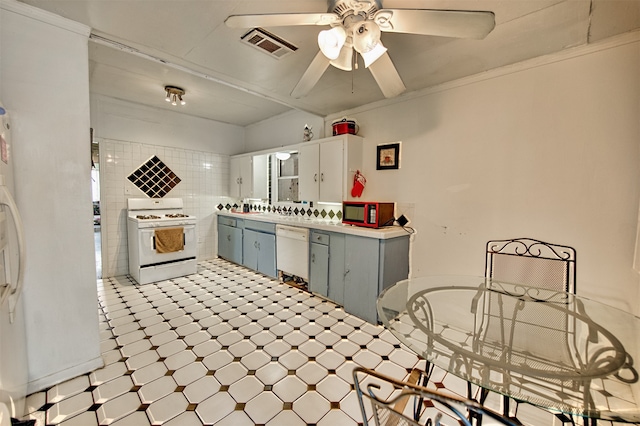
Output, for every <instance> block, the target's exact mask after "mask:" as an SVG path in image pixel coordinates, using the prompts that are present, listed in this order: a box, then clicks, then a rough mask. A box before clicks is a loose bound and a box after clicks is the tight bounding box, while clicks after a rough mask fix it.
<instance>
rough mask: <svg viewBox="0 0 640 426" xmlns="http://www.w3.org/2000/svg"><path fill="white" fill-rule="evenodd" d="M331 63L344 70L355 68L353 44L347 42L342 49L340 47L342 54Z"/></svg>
mask: <svg viewBox="0 0 640 426" xmlns="http://www.w3.org/2000/svg"><path fill="white" fill-rule="evenodd" d="M329 63H330V64H331V65H333V66H334V67H336V68H338V69H341V70H343V71H351V70H352V68H353V65H352V63H353V46H352V45H351V44H348V45H347V44H345V45H344V46H342V49H340V55H338V57H337V58H336V59H334V60H332V61H330V62H329Z"/></svg>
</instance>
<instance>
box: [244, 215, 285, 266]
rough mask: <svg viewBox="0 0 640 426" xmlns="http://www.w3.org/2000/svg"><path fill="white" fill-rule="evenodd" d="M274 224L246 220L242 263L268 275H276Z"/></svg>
mask: <svg viewBox="0 0 640 426" xmlns="http://www.w3.org/2000/svg"><path fill="white" fill-rule="evenodd" d="M275 231H276V229H275V225H274V224H270V223H264V222H256V221H250V220H246V221H245V224H244V235H243V244H242V247H243V248H242V255H243V260H242V264H243V265H244V266H246V267H247V268H251V269H253V270H255V271H258V272H261V273H263V274H265V275H268V276H270V277H277V276H278V273H277V270H276V235H275Z"/></svg>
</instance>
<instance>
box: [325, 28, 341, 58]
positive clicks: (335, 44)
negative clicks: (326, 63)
mask: <svg viewBox="0 0 640 426" xmlns="http://www.w3.org/2000/svg"><path fill="white" fill-rule="evenodd" d="M345 41H347V33H346V31H345V30H344V28H342V27H333V28H331V29H330V30H323V31H320V33H318V46H319V47H320V50H321V51H322V54H323V55H324V56H326V57H327V58H328V59H331V60H333V59H337V58H338V56H339V55H340V51H341V49H342V46H344V43H345Z"/></svg>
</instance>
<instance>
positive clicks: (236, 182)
mask: <svg viewBox="0 0 640 426" xmlns="http://www.w3.org/2000/svg"><path fill="white" fill-rule="evenodd" d="M229 173H230V176H229V195H230V196H231V197H234V198H249V197H251V196H252V192H253V188H252V187H253V182H252V179H253V178H252V176H253V173H252V169H251V157H250V156H243V157H233V158H231V160H230V164H229Z"/></svg>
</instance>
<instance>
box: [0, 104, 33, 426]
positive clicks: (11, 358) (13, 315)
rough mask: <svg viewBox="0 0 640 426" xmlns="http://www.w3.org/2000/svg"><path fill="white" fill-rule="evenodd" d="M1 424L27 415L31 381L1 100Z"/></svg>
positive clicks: (18, 230)
mask: <svg viewBox="0 0 640 426" xmlns="http://www.w3.org/2000/svg"><path fill="white" fill-rule="evenodd" d="M0 124H1V127H0V426H5V425H10V424H11V418H16V419H20V418H21V417H22V416H23V415H24V402H25V396H26V391H27V382H28V365H27V350H26V332H25V321H24V313H23V312H24V310H23V309H22V298H21V297H20V295H21V292H22V282H23V280H22V278H23V276H24V273H23V272H24V266H25V251H24V236H23V230H22V220H21V219H20V215H19V214H18V211H17V208H16V204H15V201H14V199H13V188H14V186H13V164H12V155H11V122H10V120H9V113H8V111H6V110H5V108H4V106H3V104H2V102H0Z"/></svg>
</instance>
